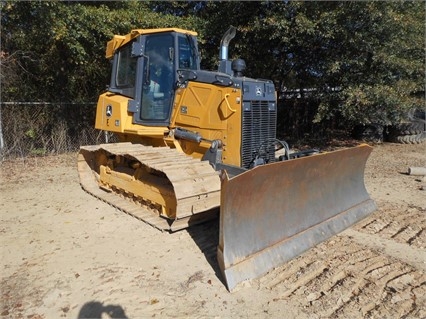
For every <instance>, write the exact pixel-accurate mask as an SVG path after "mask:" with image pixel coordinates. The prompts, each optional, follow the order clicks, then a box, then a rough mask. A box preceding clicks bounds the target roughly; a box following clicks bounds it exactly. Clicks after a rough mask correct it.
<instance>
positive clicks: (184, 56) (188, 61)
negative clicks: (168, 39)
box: [178, 36, 197, 70]
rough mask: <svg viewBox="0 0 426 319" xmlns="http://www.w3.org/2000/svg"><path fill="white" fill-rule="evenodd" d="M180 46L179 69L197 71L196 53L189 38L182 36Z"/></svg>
mask: <svg viewBox="0 0 426 319" xmlns="http://www.w3.org/2000/svg"><path fill="white" fill-rule="evenodd" d="M178 45H179V69H191V70H195V69H197V65H196V63H195V59H194V53H193V52H192V47H191V45H190V43H189V41H188V38H187V37H183V36H180V37H179V39H178Z"/></svg>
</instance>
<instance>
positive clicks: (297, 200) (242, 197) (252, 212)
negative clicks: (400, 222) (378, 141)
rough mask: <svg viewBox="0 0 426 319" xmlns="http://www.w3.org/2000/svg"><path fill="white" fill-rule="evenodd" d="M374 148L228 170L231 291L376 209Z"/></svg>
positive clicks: (226, 261)
mask: <svg viewBox="0 0 426 319" xmlns="http://www.w3.org/2000/svg"><path fill="white" fill-rule="evenodd" d="M371 151H372V148H371V147H369V146H367V145H361V146H357V147H354V148H350V149H345V150H339V151H334V152H329V153H323V154H319V155H313V156H308V157H303V158H300V159H294V160H289V161H284V162H279V163H273V164H268V165H263V166H258V167H255V168H254V169H252V170H249V171H247V172H245V173H242V174H240V175H238V176H236V177H234V178H231V179H229V178H228V176H227V174H226V172H225V171H223V172H222V189H221V211H220V230H219V232H220V235H219V246H218V252H217V253H218V262H219V266H220V268H221V271H222V274H223V276H224V278H225V280H226V284H227V287H228V289H229V290H230V291H231V290H233V289H234V288H235V286H236V285H237V284H238V283H240V282H242V281H245V280H247V279H253V278H256V277H259V276H261V275H263V274H265V273H266V272H268V271H270V270H272V269H273V268H275V267H277V266H279V265H281V264H283V263H285V262H287V261H289V260H290V259H292V258H294V257H296V256H298V255H300V254H301V253H302V252H304V251H305V250H307V249H309V248H311V247H313V246H315V245H317V244H319V243H320V242H322V241H324V240H326V239H327V238H329V237H331V236H333V235H335V234H337V233H339V232H341V231H343V230H344V229H346V228H348V227H349V226H351V225H353V224H354V223H356V222H358V221H360V220H361V219H363V218H364V217H366V216H367V215H369V214H370V213H372V212H373V211H375V210H376V208H377V207H376V204H375V203H374V201H373V200H372V199H371V198H370V196H369V195H368V193H367V191H366V189H365V185H364V168H365V164H366V161H367V159H368V156H369V154H370V153H371Z"/></svg>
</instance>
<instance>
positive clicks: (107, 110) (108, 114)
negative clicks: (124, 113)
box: [105, 104, 112, 117]
mask: <svg viewBox="0 0 426 319" xmlns="http://www.w3.org/2000/svg"><path fill="white" fill-rule="evenodd" d="M105 114H106V116H107V117H111V116H112V106H111V105H110V104H108V105H107V107H106V111H105Z"/></svg>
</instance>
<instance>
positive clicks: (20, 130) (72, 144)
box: [0, 102, 112, 161]
mask: <svg viewBox="0 0 426 319" xmlns="http://www.w3.org/2000/svg"><path fill="white" fill-rule="evenodd" d="M0 108H1V109H0V111H1V112H0V160H1V161H3V160H5V159H13V158H18V157H29V156H44V155H49V154H60V153H67V152H76V151H78V149H79V147H80V145H92V144H100V143H105V142H107V141H108V140H111V138H112V137H111V136H110V135H107V133H106V132H103V131H99V130H96V129H95V128H94V123H95V111H96V104H76V103H41V102H37V103H34V102H18V103H15V102H2V103H0Z"/></svg>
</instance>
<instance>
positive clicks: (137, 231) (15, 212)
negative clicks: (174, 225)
mask: <svg viewBox="0 0 426 319" xmlns="http://www.w3.org/2000/svg"><path fill="white" fill-rule="evenodd" d="M410 166H423V167H426V144H421V145H402V144H383V145H377V146H375V147H374V150H373V153H372V155H371V157H370V159H369V161H368V163H367V168H366V174H365V180H366V185H367V189H368V192H369V193H370V194H371V196H372V198H373V199H374V200H375V201H376V202H377V204H378V207H379V209H378V211H377V212H375V213H374V214H372V215H371V216H369V217H367V218H366V219H364V220H363V221H361V222H360V223H359V224H357V225H355V226H354V227H351V228H350V229H348V230H346V231H344V232H343V233H341V234H339V235H337V236H334V237H332V238H331V239H329V240H328V241H326V242H324V243H321V244H319V245H318V246H316V247H315V248H313V249H311V250H309V251H307V252H306V253H304V254H303V255H301V256H299V257H298V258H296V259H293V260H292V261H290V262H289V263H287V264H285V265H282V266H281V267H278V268H276V269H274V270H272V271H271V272H270V273H268V274H267V275H265V276H263V277H261V278H259V279H255V280H252V281H250V282H247V283H244V284H243V285H242V287H240V289H238V290H237V291H235V292H233V293H229V292H228V291H227V290H226V288H225V286H224V284H223V282H222V279H221V276H220V274H219V270H218V265H217V262H216V260H215V253H216V245H217V241H218V239H217V233H218V232H217V227H218V222H217V221H212V222H208V223H205V224H202V225H199V226H195V227H194V228H192V229H191V230H189V231H187V230H184V231H180V232H178V233H174V234H168V233H161V232H159V231H157V230H155V229H153V228H151V227H150V226H148V225H146V224H145V223H143V222H141V221H139V220H137V219H135V218H133V217H131V216H129V215H126V214H124V213H122V212H120V211H118V210H116V209H114V208H113V207H111V206H109V205H108V204H106V203H104V202H101V201H99V200H97V199H95V198H93V197H91V196H90V195H89V194H87V193H85V192H84V191H83V190H82V189H81V188H80V186H79V182H78V176H77V169H76V154H68V155H62V156H55V157H47V158H39V159H32V160H27V161H23V160H16V161H13V162H3V163H1V167H0V174H1V175H0V218H1V225H0V239H1V304H0V318H34V319H36V318H147V317H157V318H159V317H160V318H164V317H166V318H167V317H173V318H188V317H191V318H240V317H243V318H425V317H426V301H425V295H426V275H425V272H426V253H425V247H426V231H425V228H426V191H424V190H420V187H421V184H422V183H421V182H420V181H418V180H417V179H418V178H419V177H416V176H410V175H407V174H404V173H405V172H407V168H408V167H410Z"/></svg>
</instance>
